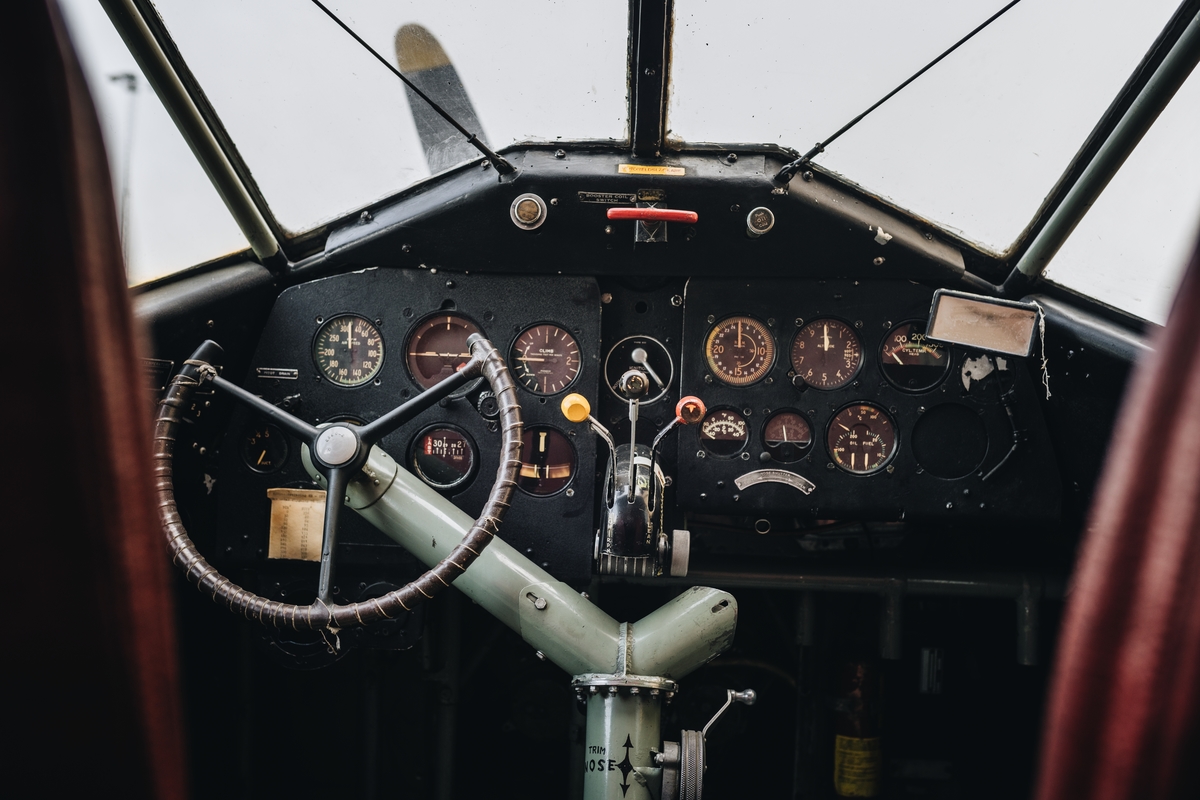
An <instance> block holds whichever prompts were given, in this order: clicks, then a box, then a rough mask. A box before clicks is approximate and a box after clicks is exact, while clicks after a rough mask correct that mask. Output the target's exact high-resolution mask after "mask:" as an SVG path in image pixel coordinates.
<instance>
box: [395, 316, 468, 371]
mask: <svg viewBox="0 0 1200 800" xmlns="http://www.w3.org/2000/svg"><path fill="white" fill-rule="evenodd" d="M479 332H480V331H479V326H477V325H476V324H475V323H474V322H471V320H469V319H467V318H466V317H463V316H459V315H458V314H438V315H436V316H432V317H430V318H429V319H427V320H425V321H424V322H422V323H421V324H420V325H418V326H417V327H416V329H414V330H413V332H412V335H410V336H409V337H408V347H407V348H406V352H405V361H406V362H407V363H408V371H409V373H410V374H411V375H412V377H413V380H415V381H416V382H417V383H419V384H420V385H421V386H422V387H423V388H425V389H429V388H432V387H434V386H437V385H438V384H439V383H441V382H442V381H444V380H445V379H446V378H449V377H450V376H451V375H453V374H454V373H455V372H457V371H458V370H460V369H462V367H463V365H464V364H466V363H467V362H468V361H470V360H471V350H470V348H469V347H467V337H468V336H470V335H471V334H472V333H479Z"/></svg>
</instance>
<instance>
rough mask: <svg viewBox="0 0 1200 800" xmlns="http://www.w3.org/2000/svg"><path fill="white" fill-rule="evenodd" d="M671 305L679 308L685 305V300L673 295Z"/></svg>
mask: <svg viewBox="0 0 1200 800" xmlns="http://www.w3.org/2000/svg"><path fill="white" fill-rule="evenodd" d="M671 305H673V306H675V307H676V308H679V307H680V306H681V305H683V298H682V297H680V296H679V295H677V294H673V295H671Z"/></svg>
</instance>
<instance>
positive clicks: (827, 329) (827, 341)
mask: <svg viewBox="0 0 1200 800" xmlns="http://www.w3.org/2000/svg"><path fill="white" fill-rule="evenodd" d="M822 327H823V328H824V330H825V335H824V337H823V338H824V339H825V347H823V348H822V349H823V350H829V349H830V348H831V347H832V346H833V345H831V344H830V343H829V324H828V323H826V324H825V325H823V326H822Z"/></svg>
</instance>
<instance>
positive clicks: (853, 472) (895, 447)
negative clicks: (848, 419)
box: [825, 400, 900, 478]
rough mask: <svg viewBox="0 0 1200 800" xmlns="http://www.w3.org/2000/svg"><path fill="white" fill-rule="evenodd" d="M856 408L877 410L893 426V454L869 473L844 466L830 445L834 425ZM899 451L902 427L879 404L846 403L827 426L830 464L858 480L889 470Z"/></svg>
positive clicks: (827, 446) (866, 401)
mask: <svg viewBox="0 0 1200 800" xmlns="http://www.w3.org/2000/svg"><path fill="white" fill-rule="evenodd" d="M856 406H870V407H871V408H874V409H877V410H878V411H879V412H880V413H881V414H883V416H885V417H887V419H888V423H889V424H890V425H891V426H892V431H893V434H894V435H893V438H892V452H890V453H888V454H887V456H886V457H885V458H884V459H883V461H881V462H879V464H877V465H876V466H874V467H872V468H871V470H870V471H869V472H862V471H856V470H852V469H850V468H849V467H844V466H842V464H841V463H840V462H839V461H838V460H837V458H836V457H835V456H834V455H833V447H832V446H831V445H830V441H829V434H830V432H831V431H832V430H833V426H834V424H836V422H837V418H838V415H839V414H841V413H842V412H843V411H845V410H846V409H848V408H854V407H856ZM899 450H900V426H899V425H897V424H896V417H895V415H894V414H892V412H891V411H889V410H888V409H886V408H884V407H883V406H881V405H879V404H878V403H874V402H871V401H870V400H856V401H854V402H853V403H846V404H845V405H843V406H841V407H840V408H838V409H837V411H834V412H833V415H832V416H831V417H830V418H829V422H828V424H826V425H825V453H826V455H828V456H829V463H831V464H833V465H834V466H835V467H837V468H838V469H839V470H841V471H842V472H844V473H845V474H847V475H853V476H855V477H857V478H869V477H871V476H872V475H876V474H878V473H880V472H883V471H884V470H885V469H886V468H887V466H888V464H890V463H892V461H893V460H895V458H896V453H897V452H898V451H899Z"/></svg>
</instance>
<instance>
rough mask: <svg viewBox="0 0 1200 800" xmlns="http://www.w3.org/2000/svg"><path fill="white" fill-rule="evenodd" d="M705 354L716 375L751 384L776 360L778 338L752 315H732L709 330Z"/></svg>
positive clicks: (723, 378) (725, 381)
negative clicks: (776, 339)
mask: <svg viewBox="0 0 1200 800" xmlns="http://www.w3.org/2000/svg"><path fill="white" fill-rule="evenodd" d="M704 358H705V360H706V361H707V362H708V368H709V369H710V370H712V373H713V375H715V376H716V377H717V380H720V381H722V382H724V383H728V384H729V385H730V386H749V385H750V384H752V383H757V382H758V381H760V380H762V379H763V378H765V377H766V376H767V373H768V372H770V371H771V366H772V365H773V364H774V363H775V339H774V338H773V337H772V336H771V332H770V331H769V330H768V329H767V326H766V325H764V324H763V323H761V322H759V321H758V320H756V319H754V318H753V317H730V318H729V319H726V320H722V321H721V322H719V323H718V324H717V325H716V327H714V328H713V329H712V330H711V331H709V332H708V338H706V339H705V340H704Z"/></svg>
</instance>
